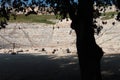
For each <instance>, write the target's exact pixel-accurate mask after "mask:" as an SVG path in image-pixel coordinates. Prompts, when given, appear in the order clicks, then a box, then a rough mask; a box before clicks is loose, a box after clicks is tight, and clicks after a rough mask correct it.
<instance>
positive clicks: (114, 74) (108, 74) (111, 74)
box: [101, 53, 120, 80]
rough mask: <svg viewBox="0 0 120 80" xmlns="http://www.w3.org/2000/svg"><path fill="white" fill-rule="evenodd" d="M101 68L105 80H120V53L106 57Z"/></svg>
mask: <svg viewBox="0 0 120 80" xmlns="http://www.w3.org/2000/svg"><path fill="white" fill-rule="evenodd" d="M101 68H102V76H103V80H120V53H116V54H108V55H105V56H104V57H103V59H102V65H101Z"/></svg>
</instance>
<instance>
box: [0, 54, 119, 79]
mask: <svg viewBox="0 0 120 80" xmlns="http://www.w3.org/2000/svg"><path fill="white" fill-rule="evenodd" d="M119 62H120V55H119V54H113V55H112V54H109V55H105V56H104V57H103V59H102V66H101V67H102V75H103V80H120V77H119V76H120V63H119ZM79 71H80V70H79V65H78V58H77V56H76V55H67V56H56V55H39V54H35V55H32V54H17V55H10V54H0V80H80V72H79Z"/></svg>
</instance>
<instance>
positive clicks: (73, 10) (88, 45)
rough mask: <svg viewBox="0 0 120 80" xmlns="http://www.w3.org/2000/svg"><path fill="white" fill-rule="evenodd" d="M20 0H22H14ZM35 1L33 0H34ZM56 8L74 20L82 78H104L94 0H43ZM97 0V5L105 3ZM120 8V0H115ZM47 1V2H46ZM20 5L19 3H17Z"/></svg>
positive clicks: (64, 16)
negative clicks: (95, 34) (95, 29)
mask: <svg viewBox="0 0 120 80" xmlns="http://www.w3.org/2000/svg"><path fill="white" fill-rule="evenodd" d="M14 1H20V0H14ZM24 1H28V0H24ZM32 1H33V0H32ZM42 1H43V2H44V1H46V4H49V6H51V7H54V8H55V14H57V13H58V12H60V15H61V16H62V18H63V19H64V18H68V17H69V18H70V19H71V20H72V23H71V28H72V29H74V30H75V32H76V47H77V54H78V58H79V65H80V71H81V80H102V76H101V70H100V61H101V58H102V56H103V53H104V52H103V50H102V49H101V48H100V47H99V46H98V45H97V44H96V41H95V38H94V29H93V17H94V16H93V11H94V9H93V4H94V1H93V0H89V1H88V0H78V1H77V2H75V1H74V0H41V1H40V3H42ZM101 1H102V0H96V2H97V5H98V6H101V4H103V3H102V2H101ZM107 1H108V2H109V0H106V2H107ZM114 1H115V3H116V5H117V7H118V8H120V6H119V3H120V0H114ZM44 3H45V2H44ZM15 6H19V5H15Z"/></svg>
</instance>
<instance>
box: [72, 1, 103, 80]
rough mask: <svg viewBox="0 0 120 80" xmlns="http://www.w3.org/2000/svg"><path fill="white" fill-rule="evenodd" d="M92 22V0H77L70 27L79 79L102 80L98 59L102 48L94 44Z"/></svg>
mask: <svg viewBox="0 0 120 80" xmlns="http://www.w3.org/2000/svg"><path fill="white" fill-rule="evenodd" d="M92 24H93V0H89V2H88V0H79V8H78V12H77V15H76V17H74V19H72V24H71V27H72V28H74V30H75V32H76V37H77V38H76V47H77V53H78V57H79V64H80V71H81V80H102V77H101V70H100V61H101V58H102V56H103V51H102V49H101V48H100V47H99V46H98V45H97V44H96V41H95V38H94V30H93V28H92Z"/></svg>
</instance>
